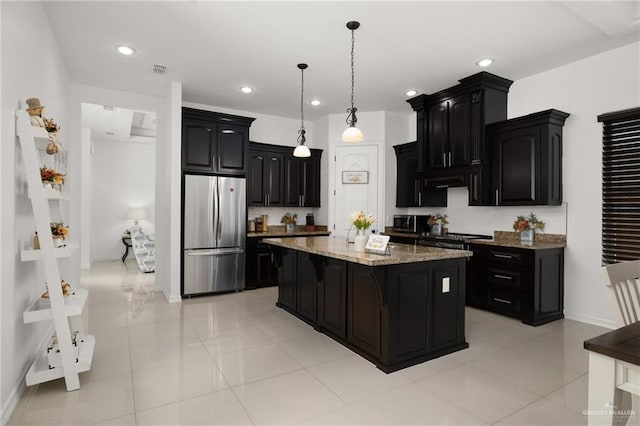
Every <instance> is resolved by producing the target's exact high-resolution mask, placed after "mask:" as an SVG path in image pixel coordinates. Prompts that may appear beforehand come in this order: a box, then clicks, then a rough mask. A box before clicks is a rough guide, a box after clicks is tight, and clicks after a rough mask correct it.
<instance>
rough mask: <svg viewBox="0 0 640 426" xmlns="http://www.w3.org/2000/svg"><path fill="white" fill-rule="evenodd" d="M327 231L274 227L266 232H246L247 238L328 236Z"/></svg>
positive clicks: (329, 233)
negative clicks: (292, 229) (289, 230)
mask: <svg viewBox="0 0 640 426" xmlns="http://www.w3.org/2000/svg"><path fill="white" fill-rule="evenodd" d="M329 235H331V232H329V231H293V232H287V231H284V230H279V229H274V230H273V231H272V230H270V229H269V230H268V231H267V232H247V238H272V237H313V236H329Z"/></svg>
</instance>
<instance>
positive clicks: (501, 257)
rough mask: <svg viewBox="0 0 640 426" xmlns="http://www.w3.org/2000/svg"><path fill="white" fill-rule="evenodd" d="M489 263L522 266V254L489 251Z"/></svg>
mask: <svg viewBox="0 0 640 426" xmlns="http://www.w3.org/2000/svg"><path fill="white" fill-rule="evenodd" d="M489 261H490V262H499V263H504V264H510V265H521V264H522V254H521V253H514V252H511V251H505V250H489Z"/></svg>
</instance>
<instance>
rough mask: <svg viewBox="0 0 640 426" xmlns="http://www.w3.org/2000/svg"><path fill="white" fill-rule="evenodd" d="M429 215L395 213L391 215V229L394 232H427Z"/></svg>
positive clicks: (429, 227)
mask: <svg viewBox="0 0 640 426" xmlns="http://www.w3.org/2000/svg"><path fill="white" fill-rule="evenodd" d="M430 217H431V216H429V215H411V214H408V215H407V214H397V215H394V216H393V230H394V231H395V232H407V233H413V234H423V233H427V232H429V230H430V229H431V226H429V218H430Z"/></svg>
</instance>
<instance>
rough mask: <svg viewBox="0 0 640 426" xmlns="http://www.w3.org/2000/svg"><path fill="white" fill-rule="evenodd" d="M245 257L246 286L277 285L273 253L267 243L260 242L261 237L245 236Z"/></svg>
mask: <svg viewBox="0 0 640 426" xmlns="http://www.w3.org/2000/svg"><path fill="white" fill-rule="evenodd" d="M245 259H246V268H245V283H246V288H254V287H269V286H274V285H277V283H278V270H277V269H276V267H275V264H274V261H273V254H272V253H271V248H270V247H269V245H268V244H265V243H264V242H262V238H253V237H252V238H247V245H246V256H245Z"/></svg>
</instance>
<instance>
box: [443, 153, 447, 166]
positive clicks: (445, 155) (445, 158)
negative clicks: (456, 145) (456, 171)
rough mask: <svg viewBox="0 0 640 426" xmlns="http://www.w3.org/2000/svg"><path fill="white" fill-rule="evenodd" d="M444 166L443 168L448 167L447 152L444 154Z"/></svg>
mask: <svg viewBox="0 0 640 426" xmlns="http://www.w3.org/2000/svg"><path fill="white" fill-rule="evenodd" d="M442 166H443V167H447V153H446V152H443V153H442Z"/></svg>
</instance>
